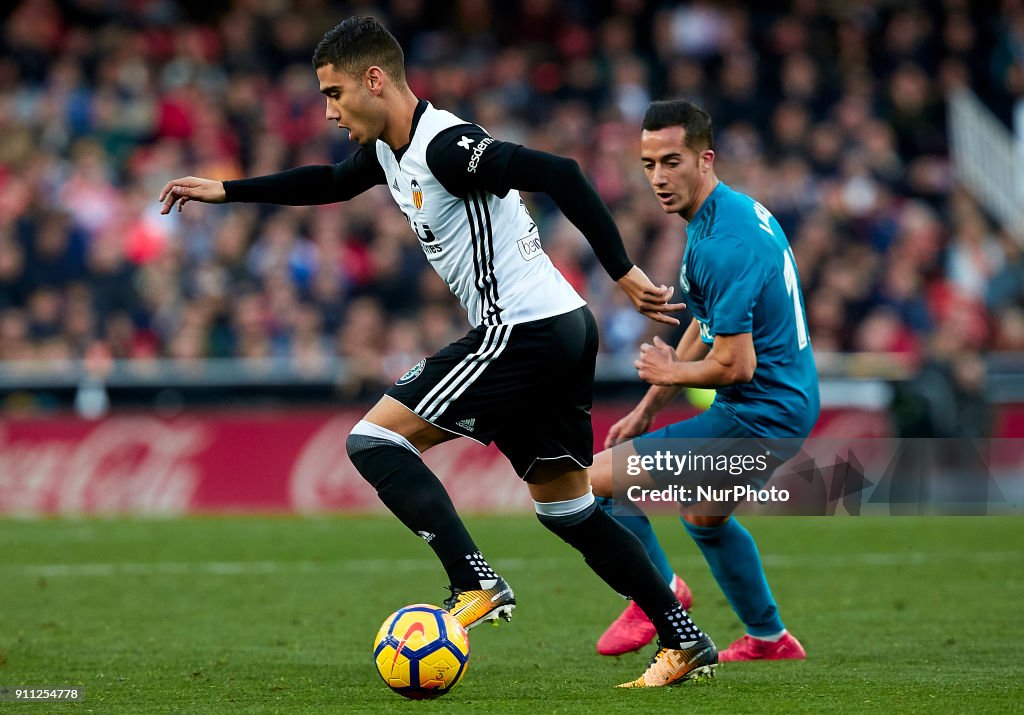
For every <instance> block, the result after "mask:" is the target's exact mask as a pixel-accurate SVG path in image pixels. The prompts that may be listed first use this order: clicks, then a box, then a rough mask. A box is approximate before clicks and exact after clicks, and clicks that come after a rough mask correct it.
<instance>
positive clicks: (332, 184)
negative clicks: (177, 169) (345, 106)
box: [160, 148, 385, 214]
mask: <svg viewBox="0 0 1024 715" xmlns="http://www.w3.org/2000/svg"><path fill="white" fill-rule="evenodd" d="M383 183H385V178H384V170H383V169H382V168H381V166H380V163H379V162H378V161H377V155H376V154H375V153H374V152H373V150H372V149H365V148H360V149H359V151H357V152H356V153H355V154H353V155H352V156H351V157H349V158H348V159H346V160H345V161H343V162H341V163H339V164H330V165H321V166H300V167H298V168H297V169H288V170H287V171H281V172H278V173H277V174H268V175H266V176H256V177H253V178H249V179H238V180H236V181H218V180H216V179H202V178H199V177H196V176H185V177H183V178H180V179H172V180H171V181H168V182H167V183H166V184H165V185H164V188H163V189H162V190H161V191H160V201H162V202H163V203H164V205H163V208H162V209H161V210H160V213H162V214H167V213H170V211H171V208H172V207H173V206H174V204H175V203H177V204H178V211H181V209H182V208H183V207H184V206H185V204H186V203H188V202H189V201H201V202H203V203H207V204H222V203H225V202H235V201H241V202H251V203H264V204H279V205H283V206H313V205H318V204H329V203H334V202H335V201H348V200H349V199H351V198H352V197H354V196H358V195H359V194H361V193H363V192H364V191H366V190H367V189H369V188H370V187H372V186H376V185H378V184H383Z"/></svg>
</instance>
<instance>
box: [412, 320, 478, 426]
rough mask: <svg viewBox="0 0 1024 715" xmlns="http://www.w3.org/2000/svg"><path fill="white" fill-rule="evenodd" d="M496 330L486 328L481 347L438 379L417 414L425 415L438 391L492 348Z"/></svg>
mask: <svg viewBox="0 0 1024 715" xmlns="http://www.w3.org/2000/svg"><path fill="white" fill-rule="evenodd" d="M496 331H497V328H496V327H489V328H486V329H485V331H484V339H483V342H482V343H481V344H480V347H479V348H477V350H476V351H475V352H473V353H470V354H469V355H467V356H466V357H464V358H462V361H461V362H459V364H458V365H456V366H455V367H454V368H452V370H451V371H450V372H449V373H448V374H447V375H445V376H444V377H443V378H442V379H440V380H438V382H437V384H436V385H434V387H433V388H432V389H431V390H430V392H428V393H427V395H426V397H424V398H423V399H422V400H420V403H419V404H418V405H416V409H415V410H414V412H416V414H418V415H423V414H424V410H426V409H427V407H429V406H430V404H431V402H432V401H433V400H434V398H435V397H436V396H437V395H438V393H440V392H442V391H443V390H445V389H447V388H448V387H449V386H450V385H451V383H452V382H453V381H454V380H456V379H458V377H459V375H461V374H462V373H463V372H464V371H465V370H466V369H467V368H468V367H469V366H470V365H471V364H472V361H473V359H474V358H476V357H477V356H479V355H481V354H482V353H484V352H486V351H487V350H489V349H490V346H491V343H492V341H493V339H494V335H495V333H496Z"/></svg>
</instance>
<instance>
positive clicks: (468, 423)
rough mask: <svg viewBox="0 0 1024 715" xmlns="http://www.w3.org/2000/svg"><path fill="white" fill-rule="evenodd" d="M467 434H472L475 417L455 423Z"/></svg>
mask: <svg viewBox="0 0 1024 715" xmlns="http://www.w3.org/2000/svg"><path fill="white" fill-rule="evenodd" d="M455 424H456V425H458V426H459V427H461V428H462V429H464V430H466V431H467V432H472V431H473V428H474V427H476V417H470V418H469V419H465V420H459V421H458V422H456V423H455Z"/></svg>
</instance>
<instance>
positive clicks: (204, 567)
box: [0, 551, 1024, 577]
mask: <svg viewBox="0 0 1024 715" xmlns="http://www.w3.org/2000/svg"><path fill="white" fill-rule="evenodd" d="M574 560H575V559H574V557H573V556H571V555H567V556H565V557H559V558H543V559H522V558H511V559H495V561H494V565H495V566H496V567H497V568H498V569H499V570H509V571H530V570H532V569H538V568H539V569H549V568H555V569H557V568H563V567H564V566H565V565H566V564H568V563H571V562H572V561H574ZM676 561H678V562H680V563H681V564H683V565H686V566H691V567H692V566H697V565H699V564H700V563H701V562H702V559H701V558H700V557H695V556H687V557H684V558H681V559H676ZM762 561H763V562H764V565H765V566H766V567H768V568H780V569H785V568H798V567H806V566H817V567H843V566H876V567H893V566H895V567H900V566H920V565H925V564H951V565H952V564H995V563H1003V564H1008V563H1020V562H1022V561H1024V552H1019V551H975V552H951V553H930V552H921V551H908V552H875V553H863V554H835V555H831V556H830V555H820V554H815V555H812V554H807V555H803V554H765V555H764V556H763V557H762ZM437 568H439V567H438V564H437V562H436V561H434V560H433V559H395V560H392V559H353V560H350V561H157V562H153V563H92V564H11V565H6V566H3V565H0V574H8V575H12V576H36V577H38V576H43V577H60V576H180V575H188V574H208V575H211V576H254V575H260V574H275V573H320V572H344V573H367V572H378V573H394V572H411V571H433V570H436V569H437Z"/></svg>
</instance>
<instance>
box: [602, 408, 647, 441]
mask: <svg viewBox="0 0 1024 715" xmlns="http://www.w3.org/2000/svg"><path fill="white" fill-rule="evenodd" d="M653 423H654V415H649V414H647V412H646V411H644V410H642V409H640V407H639V406H637V407H634V408H633V411H632V412H630V413H629V414H628V415H626V416H625V417H623V418H622V419H621V420H619V421H618V422H616V423H615V424H613V425H612V428H611V429H610V430H608V436H607V437H605V438H604V448H605V449H611V448H612V447H614V446H615V445H617V444H622V443H623V442H625V441H626V440H629V439H633V438H634V437H637V436H639V435H642V434H644V433H646V432H650V431H651V425H652V424H653Z"/></svg>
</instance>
